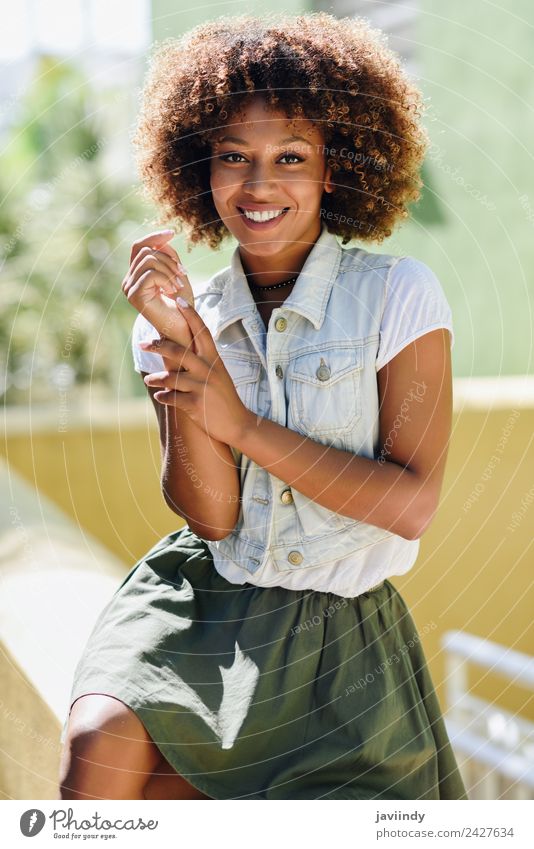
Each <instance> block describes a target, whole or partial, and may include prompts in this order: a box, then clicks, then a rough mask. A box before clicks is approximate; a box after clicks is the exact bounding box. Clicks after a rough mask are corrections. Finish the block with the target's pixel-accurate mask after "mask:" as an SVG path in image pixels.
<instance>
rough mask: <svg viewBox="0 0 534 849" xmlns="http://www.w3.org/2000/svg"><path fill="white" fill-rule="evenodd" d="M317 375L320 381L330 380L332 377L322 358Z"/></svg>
mask: <svg viewBox="0 0 534 849" xmlns="http://www.w3.org/2000/svg"><path fill="white" fill-rule="evenodd" d="M315 374H316V375H317V377H318V378H319V380H328V378H329V377H330V369H329V368H328V366H327V365H326V363H325V361H324V360H323V358H322V357H321V365H320V366H319V368H318V369H317V371H316V372H315Z"/></svg>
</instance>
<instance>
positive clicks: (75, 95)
mask: <svg viewBox="0 0 534 849" xmlns="http://www.w3.org/2000/svg"><path fill="white" fill-rule="evenodd" d="M266 9H268V10H271V11H275V10H280V11H286V12H290V13H291V12H293V13H295V14H296V13H300V12H305V11H313V10H320V9H323V10H326V11H328V12H331V13H332V14H334V15H337V16H339V17H345V16H361V17H364V18H366V19H367V20H368V21H369V22H370V23H371V24H372V25H374V26H378V27H380V28H381V29H382V30H383V31H384V32H385V33H386V34H387V36H388V39H389V44H390V47H392V48H393V49H394V50H395V51H397V52H398V54H400V56H401V57H402V58H403V60H404V62H405V64H406V67H407V69H408V71H409V72H410V74H411V75H412V76H413V77H414V79H415V80H416V81H417V83H418V84H419V86H420V87H421V89H422V90H423V93H424V97H425V103H426V104H427V111H426V116H425V119H424V123H425V125H426V127H427V129H428V131H429V134H430V138H431V146H430V149H429V153H428V156H427V158H426V160H425V163H424V166H423V179H424V184H425V185H424V190H423V193H422V197H421V199H420V201H419V202H418V203H417V204H416V205H414V206H413V207H412V217H411V220H410V221H408V222H406V223H404V224H403V225H402V227H400V228H399V229H398V230H397V231H396V232H395V233H394V234H393V235H392V236H391V238H390V239H389V240H387V241H385V242H383V243H382V245H380V246H377V245H375V246H373V245H370V244H369V243H362V246H363V247H365V248H366V249H368V250H376V251H379V252H387V253H393V254H402V255H404V254H409V255H413V256H416V257H418V258H419V259H421V260H423V261H424V262H426V263H427V264H428V265H429V266H430V267H431V268H432V269H433V270H434V271H435V273H436V274H437V275H438V277H439V279H440V282H441V284H442V287H443V289H444V291H445V294H446V296H447V299H448V301H449V303H450V305H451V308H452V313H453V320H454V329H455V344H454V348H453V352H452V356H453V372H454V420H453V433H452V439H451V446H450V451H449V461H448V466H447V474H446V478H445V483H444V486H443V490H442V501H441V507H440V511H439V513H438V515H437V517H436V519H435V520H434V523H433V524H432V527H431V528H430V529H429V531H428V532H427V533H426V534H425V536H424V537H423V538H422V540H421V551H420V555H419V558H418V561H417V563H416V564H415V566H414V567H413V569H412V570H411V571H410V572H409V573H408V574H407V575H404V576H401V577H398V578H393V583H394V584H395V585H396V586H397V587H398V588H399V590H400V591H401V593H402V594H403V596H404V597H405V599H406V601H407V603H408V605H409V607H410V609H411V612H412V614H413V616H414V619H415V621H416V624H417V626H418V628H419V630H420V633H421V636H422V641H423V646H424V647H425V651H426V654H427V659H428V663H429V668H430V671H431V674H432V676H433V679H434V683H435V685H436V690H437V692H438V696H439V698H440V702H441V704H442V707H443V710H444V712H445V713H446V718H447V724H448V727H449V731H450V735H451V739H452V741H453V745H454V748H455V751H456V754H457V758H458V761H459V764H460V767H461V770H462V774H463V776H464V779H465V782H466V785H467V786H468V791H469V795H470V798H473V799H476V798H485V799H500V798H533V796H534V735H533V729H534V725H533V723H534V705H533V700H532V691H533V689H534V663H533V659H532V654H533V636H532V608H533V605H532V601H533V596H532V592H531V587H532V575H533V568H532V566H533V550H532V543H533V538H532V527H533V516H534V511H533V510H532V504H533V502H534V474H533V471H534V464H533V462H532V461H533V451H532V435H533V433H534V377H533V357H532V354H533V339H532V327H533V322H532V303H533V297H532V295H533V290H534V270H533V269H534V181H533V179H532V151H531V145H530V144H529V143H528V138H532V137H533V136H534V98H533V90H534V78H533V74H532V65H531V61H530V59H531V55H532V51H531V45H532V38H533V30H534V7H533V6H532V4H531V3H530V2H529V0H511V2H509V3H507V6H506V8H501V7H499V6H497V5H495V4H492V3H489V2H487V0H473V2H471V3H465V2H459V0H451V2H449V3H448V4H446V5H445V6H444V4H442V3H438V2H437V0H407V2H403V0H390V1H389V2H379V0H338V2H331V3H323V2H315V3H314V2H311V0H310V2H298V0H285V2H284V3H281V2H274V0H268V2H267V3H266V2H265V0H263V2H257V1H256V2H247V3H246V4H245V3H243V2H239V1H237V2H220V3H218V4H217V5H216V6H215V7H213V6H199V7H197V8H190V9H184V8H182V7H181V6H180V5H179V4H178V3H177V2H175V0H152V2H150V0H128V2H126V0H83V2H82V0H44V2H38V0H18V2H17V3H16V4H11V5H10V7H9V10H7V11H5V12H4V14H3V20H2V28H1V29H0V71H1V72H0V274H1V283H0V393H1V395H2V398H3V414H4V415H3V421H4V438H3V440H2V443H1V455H0V500H1V504H2V508H4V509H2V510H1V511H0V577H1V588H2V592H1V596H0V694H1V695H0V798H6V799H8V798H15V799H53V798H56V792H57V790H56V781H57V768H58V761H59V751H60V746H59V733H60V730H61V725H62V724H63V721H64V718H65V716H66V712H67V711H68V704H69V702H68V699H69V694H70V685H71V679H72V674H73V671H74V666H75V664H76V661H77V659H78V657H79V655H80V653H81V651H82V649H83V645H84V643H85V641H86V639H87V637H88V635H89V633H90V630H91V628H92V626H93V624H94V621H95V619H96V617H97V615H98V613H99V612H100V610H101V609H102V607H103V606H104V604H105V603H106V602H107V600H108V599H109V597H110V595H111V594H112V592H113V591H114V589H115V588H116V586H117V585H118V582H119V581H120V580H121V579H122V577H123V576H124V575H125V574H126V572H127V571H128V570H129V569H130V568H131V567H132V565H133V564H134V563H135V562H136V561H137V560H138V559H139V558H141V557H142V555H143V553H144V552H146V551H147V550H148V549H149V548H150V547H151V546H152V545H153V544H154V543H155V542H156V541H157V539H159V538H160V537H161V536H163V535H164V534H166V533H168V532H169V531H171V530H173V529H175V528H177V527H178V526H180V524H182V522H181V520H180V518H179V517H178V516H176V514H174V513H172V512H171V511H170V510H169V509H168V508H167V506H166V505H165V503H164V500H163V497H162V495H161V493H160V487H159V475H160V451H159V441H158V434H157V427H156V418H155V413H154V410H153V408H152V405H151V403H150V401H149V399H148V396H147V394H146V390H145V387H144V385H143V383H142V380H141V378H140V376H139V375H138V374H137V373H135V372H134V370H133V364H132V356H131V329H132V325H133V322H134V320H135V316H136V314H137V313H135V311H134V310H133V308H132V307H130V305H129V304H128V302H127V300H126V298H125V297H124V295H123V294H122V292H121V289H120V283H121V281H122V278H123V276H124V274H125V272H126V270H127V268H128V265H129V255H130V248H131V243H132V242H133V241H134V240H135V239H137V238H139V237H140V236H142V235H143V234H145V233H146V232H148V231H149V230H150V229H153V226H154V220H155V216H156V211H155V210H154V209H153V208H150V207H149V206H147V204H146V203H145V202H144V201H143V200H142V199H141V193H140V188H139V185H138V182H137V178H136V174H135V169H134V164H133V157H132V149H131V144H130V134H131V132H132V129H133V125H134V123H135V118H136V112H137V107H138V98H139V93H140V88H141V86H142V82H143V77H144V73H145V70H146V67H147V56H148V51H149V49H150V46H151V45H152V44H153V43H154V42H155V41H158V40H161V39H163V38H166V37H168V36H179V35H180V34H182V33H183V32H185V31H186V30H188V29H190V28H191V27H192V26H194V25H195V24H197V23H200V22H202V21H204V20H208V19H210V18H211V17H218V16H220V15H227V14H228V15H232V14H238V13H241V12H244V11H247V10H248V11H250V12H251V13H254V12H257V13H261V12H262V11H265V10H266ZM173 245H174V247H175V248H176V249H177V250H178V252H179V254H180V256H181V258H182V260H183V261H184V263H185V265H186V267H187V269H188V271H189V276H190V279H191V281H192V284H193V288H195V285H197V284H199V283H201V282H202V281H205V280H206V279H208V278H209V277H210V276H211V275H212V274H213V273H214V272H215V271H217V270H219V269H221V268H222V267H224V266H226V265H228V263H229V258H230V255H231V253H232V251H233V249H234V247H235V243H234V242H233V241H232V240H230V239H229V240H228V241H227V242H226V243H225V245H224V246H223V247H222V248H221V249H220V250H219V251H217V252H210V251H209V250H207V249H205V248H195V249H193V250H192V251H191V252H187V246H186V244H185V242H184V240H183V239H182V238H180V237H177V238H176V239H174V240H173ZM352 246H358V242H357V240H355V241H354V242H353V243H351V245H350V247H352Z"/></svg>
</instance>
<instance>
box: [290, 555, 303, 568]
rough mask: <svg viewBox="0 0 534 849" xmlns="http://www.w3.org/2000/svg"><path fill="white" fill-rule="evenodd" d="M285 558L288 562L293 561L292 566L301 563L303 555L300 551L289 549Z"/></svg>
mask: <svg viewBox="0 0 534 849" xmlns="http://www.w3.org/2000/svg"><path fill="white" fill-rule="evenodd" d="M287 559H288V560H289V562H290V563H293V565H294V566H298V565H299V563H302V561H303V559H304V558H303V557H302V554H301V553H300V551H290V552H289V554H288V557H287Z"/></svg>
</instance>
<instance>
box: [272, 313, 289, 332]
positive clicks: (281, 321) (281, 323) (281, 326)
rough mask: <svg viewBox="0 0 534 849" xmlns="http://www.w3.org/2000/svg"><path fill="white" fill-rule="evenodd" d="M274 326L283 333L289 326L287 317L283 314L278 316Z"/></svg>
mask: <svg viewBox="0 0 534 849" xmlns="http://www.w3.org/2000/svg"><path fill="white" fill-rule="evenodd" d="M274 326H275V327H276V329H277V330H278V331H280V333H281V332H282V331H283V330H285V329H286V327H287V318H284V317H283V316H281V317H280V318H277V319H276V321H275V323H274Z"/></svg>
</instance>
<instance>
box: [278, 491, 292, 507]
mask: <svg viewBox="0 0 534 849" xmlns="http://www.w3.org/2000/svg"><path fill="white" fill-rule="evenodd" d="M280 501H281V502H282V504H293V493H292V492H291V490H290V489H284V491H283V492H282V494H281V495H280Z"/></svg>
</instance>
